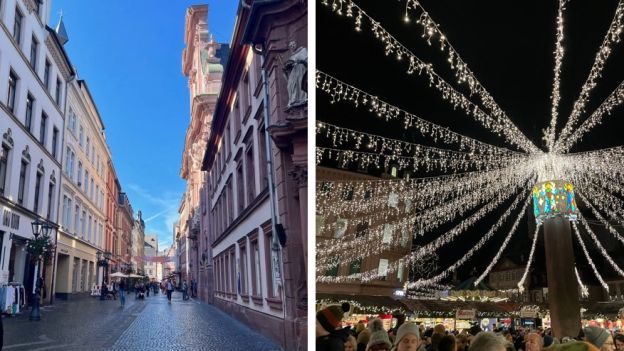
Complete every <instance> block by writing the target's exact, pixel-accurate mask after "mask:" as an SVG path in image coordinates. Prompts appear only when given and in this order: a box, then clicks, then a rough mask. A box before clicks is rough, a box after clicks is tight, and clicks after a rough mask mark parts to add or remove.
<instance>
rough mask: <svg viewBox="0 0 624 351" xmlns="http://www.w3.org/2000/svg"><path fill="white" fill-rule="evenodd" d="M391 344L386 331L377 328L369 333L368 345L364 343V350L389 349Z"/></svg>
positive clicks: (387, 350)
mask: <svg viewBox="0 0 624 351" xmlns="http://www.w3.org/2000/svg"><path fill="white" fill-rule="evenodd" d="M390 347H392V344H391V343H390V338H388V333H387V332H386V331H385V330H379V331H376V332H373V333H371V336H370V340H369V341H368V345H366V351H390Z"/></svg>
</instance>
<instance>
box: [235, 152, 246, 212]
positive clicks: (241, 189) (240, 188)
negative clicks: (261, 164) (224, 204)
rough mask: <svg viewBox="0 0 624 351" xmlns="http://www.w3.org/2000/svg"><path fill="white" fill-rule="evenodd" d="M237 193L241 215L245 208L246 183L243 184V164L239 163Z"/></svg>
mask: <svg viewBox="0 0 624 351" xmlns="http://www.w3.org/2000/svg"><path fill="white" fill-rule="evenodd" d="M236 193H237V198H236V200H237V203H238V205H237V207H238V216H240V215H241V213H242V212H243V210H244V209H245V184H243V164H242V163H239V164H238V167H237V168H236Z"/></svg>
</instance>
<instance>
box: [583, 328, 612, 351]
mask: <svg viewBox="0 0 624 351" xmlns="http://www.w3.org/2000/svg"><path fill="white" fill-rule="evenodd" d="M583 334H584V335H585V341H587V342H589V343H590V344H592V345H594V346H596V347H597V348H598V349H599V350H600V351H615V343H614V342H613V336H611V333H609V331H608V330H606V329H604V328H600V327H595V326H589V327H586V328H583Z"/></svg>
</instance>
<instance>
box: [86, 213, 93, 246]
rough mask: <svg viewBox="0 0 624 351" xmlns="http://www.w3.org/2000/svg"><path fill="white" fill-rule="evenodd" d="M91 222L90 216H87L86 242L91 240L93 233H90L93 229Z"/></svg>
mask: <svg viewBox="0 0 624 351" xmlns="http://www.w3.org/2000/svg"><path fill="white" fill-rule="evenodd" d="M91 221H92V218H91V215H89V220H88V222H87V223H88V224H87V240H89V241H92V240H93V232H92V229H93V227H92V226H91Z"/></svg>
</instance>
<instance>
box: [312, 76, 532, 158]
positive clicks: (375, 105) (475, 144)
mask: <svg viewBox="0 0 624 351" xmlns="http://www.w3.org/2000/svg"><path fill="white" fill-rule="evenodd" d="M316 88H317V91H322V92H324V93H326V94H328V95H329V96H330V97H331V100H330V103H332V104H334V103H336V102H340V101H350V102H351V103H353V105H354V106H355V107H360V106H362V107H368V109H369V111H370V112H374V113H375V115H376V116H377V117H379V118H383V119H384V120H385V121H390V120H393V119H399V118H401V119H402V122H403V127H404V128H405V129H408V128H410V127H412V128H416V129H417V130H418V131H419V132H420V133H421V134H422V135H423V136H429V137H431V138H432V139H433V140H434V141H435V142H438V141H441V142H443V143H445V144H447V145H455V144H458V145H459V149H460V150H470V151H473V152H477V153H481V154H497V153H515V154H520V153H518V152H516V151H512V150H509V149H507V148H502V147H499V146H494V145H491V144H488V143H485V142H482V141H479V140H477V139H474V138H470V137H468V136H465V135H462V134H459V133H456V132H453V131H452V130H450V129H448V128H446V127H443V126H440V125H438V124H435V123H432V122H429V121H427V120H425V119H422V118H420V117H418V116H417V115H415V114H413V113H410V112H407V111H405V110H403V109H401V108H399V107H397V106H394V105H392V104H390V103H388V102H386V101H384V100H381V99H379V98H378V97H377V96H375V95H373V94H370V93H367V92H365V91H363V90H361V89H359V88H356V87H355V86H353V85H350V84H348V83H345V82H343V81H341V80H339V79H337V78H335V77H333V76H331V75H329V74H327V73H325V72H323V71H320V70H318V69H317V71H316Z"/></svg>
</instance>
